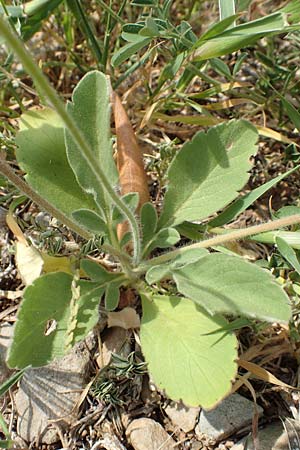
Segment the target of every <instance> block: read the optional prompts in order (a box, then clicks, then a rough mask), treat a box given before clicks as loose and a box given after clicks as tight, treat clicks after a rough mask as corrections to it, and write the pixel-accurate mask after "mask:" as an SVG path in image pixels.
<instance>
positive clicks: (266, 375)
mask: <svg viewBox="0 0 300 450" xmlns="http://www.w3.org/2000/svg"><path fill="white" fill-rule="evenodd" d="M238 364H239V365H240V366H241V367H243V369H246V370H248V371H249V372H251V374H252V375H254V376H255V378H258V379H259V380H263V381H267V382H268V383H272V384H275V385H276V386H280V387H284V388H288V389H296V390H298V389H297V388H295V387H293V386H290V385H289V384H286V383H284V382H283V381H281V380H279V379H278V378H277V377H275V376H274V375H272V374H271V373H270V372H269V371H268V370H266V369H264V368H263V367H260V366H258V365H257V364H254V363H252V362H249V361H245V360H243V359H238Z"/></svg>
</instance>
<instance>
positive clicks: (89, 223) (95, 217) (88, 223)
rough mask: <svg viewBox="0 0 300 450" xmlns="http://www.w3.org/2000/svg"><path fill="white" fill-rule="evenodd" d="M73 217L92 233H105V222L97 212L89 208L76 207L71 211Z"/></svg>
mask: <svg viewBox="0 0 300 450" xmlns="http://www.w3.org/2000/svg"><path fill="white" fill-rule="evenodd" d="M72 216H73V218H74V219H75V220H76V222H77V223H79V225H80V226H81V227H82V228H85V229H86V230H88V231H90V232H91V233H93V234H107V226H106V223H105V222H104V221H103V220H102V219H101V217H100V216H99V214H97V213H95V212H94V211H91V210H90V209H84V208H82V209H77V210H76V211H74V212H73V213H72Z"/></svg>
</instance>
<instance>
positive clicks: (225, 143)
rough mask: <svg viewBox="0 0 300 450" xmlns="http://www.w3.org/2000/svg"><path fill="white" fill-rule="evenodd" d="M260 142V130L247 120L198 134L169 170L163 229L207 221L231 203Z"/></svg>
mask: <svg viewBox="0 0 300 450" xmlns="http://www.w3.org/2000/svg"><path fill="white" fill-rule="evenodd" d="M256 140H257V131H256V129H255V128H254V127H253V126H252V125H251V124H250V123H249V122H246V121H244V120H237V121H236V120H233V121H230V122H229V123H224V124H221V125H217V126H215V127H212V128H211V129H210V130H209V131H208V132H207V134H206V133H204V132H200V133H197V134H196V136H195V137H194V138H193V139H192V141H191V142H189V143H187V144H185V145H184V146H183V147H182V149H181V150H180V151H179V152H178V153H177V155H176V156H175V158H174V160H173V161H172V163H171V166H170V168H169V170H168V179H169V184H168V189H167V193H166V195H165V199H164V205H163V210H162V215H161V217H160V219H159V228H165V227H169V226H174V225H178V224H180V223H182V222H184V221H192V220H201V219H204V218H206V217H207V216H209V215H211V214H213V213H214V212H216V211H218V210H219V209H221V208H223V207H224V206H226V205H227V204H228V203H229V202H231V201H232V200H233V199H234V198H235V197H236V196H237V195H238V191H239V190H240V189H241V188H242V187H243V186H244V184H245V183H246V182H247V180H248V177H249V174H248V170H249V169H250V167H251V164H250V161H249V158H250V156H251V155H253V154H254V153H255V152H256V147H255V142H256Z"/></svg>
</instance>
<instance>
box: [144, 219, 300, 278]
mask: <svg viewBox="0 0 300 450" xmlns="http://www.w3.org/2000/svg"><path fill="white" fill-rule="evenodd" d="M296 223H300V214H295V215H293V216H289V217H284V218H282V219H277V220H273V221H271V222H267V223H262V224H261V225H254V226H253V227H248V228H242V229H239V230H235V231H232V232H231V233H228V234H225V235H219V236H214V237H212V238H210V239H206V240H204V241H201V242H197V243H196V244H192V245H187V246H185V247H181V248H178V249H176V250H174V251H172V252H169V253H165V254H164V255H161V256H157V257H156V258H152V259H151V260H149V261H145V262H144V263H143V264H142V265H141V266H140V267H139V269H138V270H136V272H138V273H144V272H146V271H147V270H148V269H149V268H150V267H152V266H156V265H158V264H163V263H166V262H168V261H172V260H173V259H175V258H176V257H177V256H179V255H181V254H183V253H184V252H186V251H188V250H191V249H194V248H209V247H214V246H216V245H222V244H226V243H227V242H231V241H238V240H240V239H245V238H247V237H248V236H253V235H254V234H259V233H265V232H266V231H272V230H276V229H278V228H282V227H286V226H289V225H294V224H296Z"/></svg>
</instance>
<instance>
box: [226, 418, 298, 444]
mask: <svg viewBox="0 0 300 450" xmlns="http://www.w3.org/2000/svg"><path fill="white" fill-rule="evenodd" d="M292 423H293V427H294V428H295V430H294V431H295V433H299V432H300V424H299V423H298V422H296V421H292ZM290 434H291V433H290ZM295 438H296V439H297V436H295ZM257 439H258V444H259V450H270V449H272V450H290V449H291V448H299V446H298V447H290V445H289V441H290V442H291V444H292V443H293V441H292V439H293V436H292V435H290V436H288V435H287V433H286V431H285V430H284V428H283V425H282V424H281V423H273V424H271V425H269V426H267V427H266V428H264V429H262V430H259V432H258V435H257ZM296 442H298V441H296ZM246 449H247V450H254V443H253V439H252V438H251V437H248V438H244V439H242V441H240V442H239V443H237V444H236V445H234V446H233V447H232V448H231V450H246Z"/></svg>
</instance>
